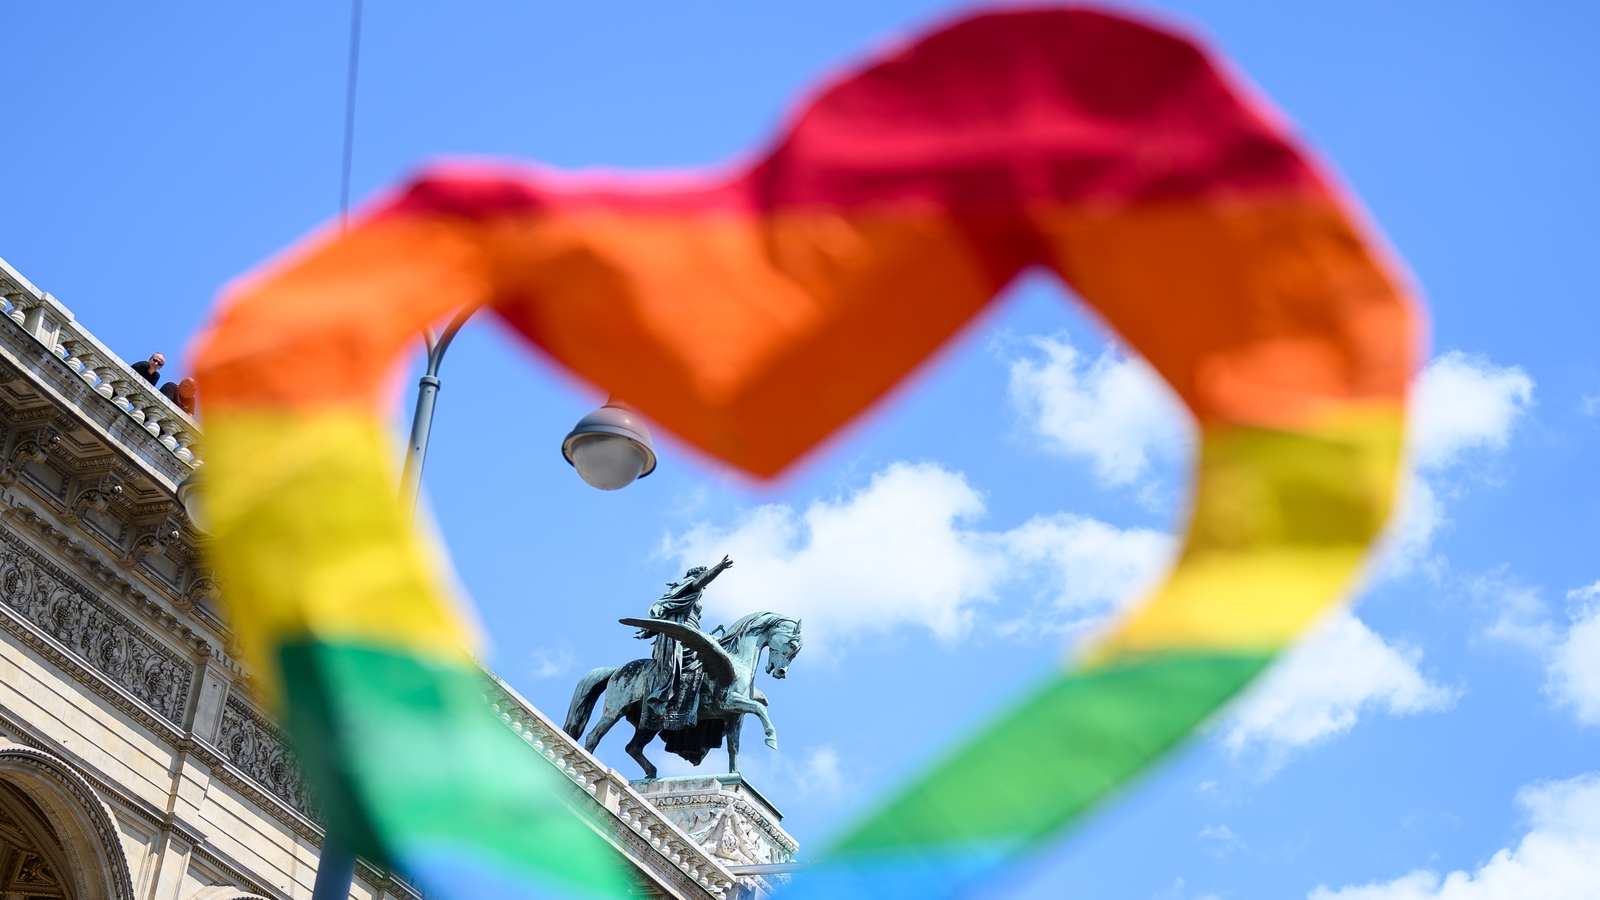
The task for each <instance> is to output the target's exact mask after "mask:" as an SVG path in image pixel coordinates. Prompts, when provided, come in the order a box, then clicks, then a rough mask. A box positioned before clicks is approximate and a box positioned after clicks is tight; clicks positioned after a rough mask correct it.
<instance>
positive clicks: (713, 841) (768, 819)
mask: <svg viewBox="0 0 1600 900" xmlns="http://www.w3.org/2000/svg"><path fill="white" fill-rule="evenodd" d="M631 784H632V786H633V789H634V790H636V791H638V792H639V793H640V794H642V795H643V796H644V799H645V800H648V801H649V802H650V805H651V806H654V807H655V808H656V809H658V810H660V811H661V814H662V815H663V816H665V817H667V818H668V819H671V820H672V822H673V824H675V825H677V826H678V827H679V828H682V829H683V830H684V832H685V833H687V834H688V835H689V837H690V838H691V839H692V840H694V841H695V843H697V844H699V845H700V847H701V848H703V849H704V850H705V851H706V852H707V853H709V854H710V855H712V856H714V857H716V858H717V860H718V861H719V862H721V863H723V864H724V865H726V866H727V867H728V868H729V870H731V871H732V872H733V874H734V875H736V876H738V879H739V884H740V887H741V888H742V890H741V891H740V893H739V897H740V900H743V898H750V897H762V896H765V895H767V894H771V893H772V892H773V890H774V889H775V888H776V887H777V886H778V885H780V884H782V883H785V882H787V881H788V880H789V876H788V874H787V870H789V869H791V868H792V866H791V865H790V864H792V863H793V862H794V855H795V853H796V852H797V851H799V849H800V845H799V843H797V842H796V841H795V839H794V838H793V837H791V836H790V835H789V832H787V831H784V830H783V826H782V825H780V824H779V823H780V822H782V821H783V814H782V813H780V812H778V810H777V808H776V807H774V806H773V805H772V804H771V803H769V802H768V801H767V798H765V797H763V796H761V794H760V793H759V792H758V791H756V789H755V788H753V787H751V786H750V785H749V784H748V783H746V782H745V780H744V777H743V776H741V775H680V776H676V777H673V778H658V779H656V780H655V781H634V782H631ZM729 900H733V898H729Z"/></svg>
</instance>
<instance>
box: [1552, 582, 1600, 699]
mask: <svg viewBox="0 0 1600 900" xmlns="http://www.w3.org/2000/svg"><path fill="white" fill-rule="evenodd" d="M1567 600H1568V601H1570V602H1571V603H1572V604H1573V606H1574V608H1573V615H1572V627H1571V628H1569V629H1567V634H1566V637H1565V639H1563V640H1562V641H1561V642H1560V643H1559V644H1557V645H1556V646H1555V647H1554V648H1553V649H1552V650H1551V654H1550V669H1549V673H1550V682H1549V685H1548V688H1549V690H1550V692H1551V693H1553V694H1554V695H1555V696H1556V699H1557V700H1558V701H1559V702H1561V703H1563V704H1565V705H1567V706H1571V707H1572V710H1573V714H1574V715H1576V716H1577V717H1578V721H1579V722H1582V723H1584V724H1585V725H1600V581H1596V582H1595V583H1594V584H1591V585H1589V586H1588V587H1583V588H1578V589H1577V590H1575V591H1571V592H1569V593H1568V594H1567Z"/></svg>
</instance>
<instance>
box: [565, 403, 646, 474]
mask: <svg viewBox="0 0 1600 900" xmlns="http://www.w3.org/2000/svg"><path fill="white" fill-rule="evenodd" d="M561 455H562V456H565V457H566V458H567V462H569V463H571V464H572V467H573V468H574V469H577V470H578V477H580V478H582V479H583V480H584V481H586V482H588V483H589V485H590V486H592V487H597V488H599V489H600V490H602V491H615V490H619V489H621V488H625V487H627V486H628V485H630V484H633V482H634V479H636V478H643V477H644V476H646V475H649V474H650V473H651V472H654V471H655V470H656V449H655V446H654V445H653V444H652V443H651V442H650V429H649V428H647V427H645V424H644V422H643V421H641V420H640V419H639V414H638V413H636V412H634V411H633V410H632V409H630V408H629V407H628V406H626V405H624V404H622V403H619V402H617V401H615V400H609V401H607V402H606V405H605V406H602V407H600V408H599V409H597V410H595V411H594V412H592V413H589V414H588V415H587V416H584V417H583V418H581V419H579V420H578V424H577V425H574V426H573V427H572V431H571V433H569V434H568V435H567V437H566V440H563V441H562V442H561Z"/></svg>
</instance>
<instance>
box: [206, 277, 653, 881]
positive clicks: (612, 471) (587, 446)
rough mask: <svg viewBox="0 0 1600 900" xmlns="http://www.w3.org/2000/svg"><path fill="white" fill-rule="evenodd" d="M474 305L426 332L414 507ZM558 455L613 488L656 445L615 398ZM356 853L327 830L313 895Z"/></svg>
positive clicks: (415, 426)
mask: <svg viewBox="0 0 1600 900" xmlns="http://www.w3.org/2000/svg"><path fill="white" fill-rule="evenodd" d="M478 309H479V308H478V307H476V306H469V307H466V308H464V309H462V310H461V311H460V312H458V313H456V314H455V317H454V318H452V319H451V320H450V323H449V324H448V325H446V326H445V328H444V330H443V331H442V332H440V333H439V336H438V337H434V335H433V333H432V331H431V330H430V331H427V332H424V334H423V338H424V340H425V342H426V344H427V348H428V364H427V368H426V370H425V371H424V373H423V375H422V378H421V379H420V380H419V381H418V382H417V409H416V413H415V414H414V415H413V416H412V419H411V441H410V443H409V444H407V445H406V458H405V463H404V465H403V466H402V468H401V470H400V502H401V503H402V504H403V505H404V506H405V507H406V509H407V510H408V511H410V512H412V513H415V511H416V508H417V497H418V495H419V494H420V493H421V489H422V465H423V463H424V462H425V461H426V460H427V457H428V438H429V437H430V435H431V434H432V432H433V408H434V405H435V403H436V402H437V401H438V398H439V388H440V387H441V382H440V381H439V366H440V364H441V363H443V362H444V354H445V351H447V350H449V349H450V343H451V341H453V340H455V336H456V334H457V332H459V331H460V330H461V326H463V325H465V324H467V320H468V319H470V318H472V314H473V313H475V312H477V311H478ZM561 455H562V456H564V457H566V460H567V462H569V463H571V464H572V467H573V468H574V469H576V470H577V472H578V475H579V477H581V478H582V479H583V480H584V481H585V482H587V483H588V484H590V485H592V486H594V487H596V488H599V489H600V490H603V491H615V490H619V489H621V488H624V487H627V486H628V485H630V484H632V483H633V482H634V480H635V479H639V478H643V477H644V476H646V475H649V474H650V473H651V472H654V471H655V468H656V451H655V446H654V445H653V443H652V442H651V440H650V429H649V428H647V427H646V426H645V424H644V422H643V421H642V420H641V419H640V418H639V415H638V414H637V413H635V412H634V411H633V410H632V409H630V408H628V407H627V406H625V405H623V404H621V403H618V402H616V401H607V402H606V405H605V406H602V407H600V408H599V409H597V410H595V411H594V412H592V413H589V414H588V415H586V416H584V417H583V418H582V419H579V420H578V424H577V425H575V426H573V429H572V431H571V432H570V433H568V434H567V436H566V438H565V439H564V440H563V441H562V442H561ZM200 481H201V479H200V476H199V473H198V472H197V473H195V474H194V475H191V476H189V477H188V478H187V479H185V480H184V481H183V483H182V484H180V485H178V501H179V502H180V503H181V504H182V505H183V508H184V511H185V512H186V513H187V514H188V516H189V521H190V522H191V523H192V524H193V525H194V527H195V528H196V529H197V530H199V531H202V532H204V531H205V530H206V529H207V528H208V527H209V526H210V520H209V519H208V518H207V517H206V512H205V506H204V504H203V502H202V501H203V498H202V496H201V495H202V490H201V489H200V488H199V484H200ZM355 871H356V857H355V854H354V853H352V852H351V851H350V850H348V849H347V848H345V847H344V846H343V845H341V844H340V843H339V842H338V841H337V840H335V839H334V837H333V836H332V835H331V834H330V835H328V836H327V837H325V838H324V839H323V842H322V855H321V857H320V858H319V859H318V861H317V880H316V883H315V885H313V887H312V889H311V900H348V898H349V897H350V885H351V882H352V881H353V880H354V878H355Z"/></svg>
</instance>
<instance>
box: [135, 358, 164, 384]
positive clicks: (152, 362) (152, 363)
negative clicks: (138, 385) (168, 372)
mask: <svg viewBox="0 0 1600 900" xmlns="http://www.w3.org/2000/svg"><path fill="white" fill-rule="evenodd" d="M166 364H167V357H166V354H164V353H161V352H160V351H157V352H155V353H152V354H150V358H149V359H141V360H139V361H138V362H136V363H134V364H133V365H131V366H129V367H128V368H130V369H132V370H134V371H135V372H138V373H139V374H140V375H143V376H144V380H145V381H148V382H150V383H151V384H152V385H153V384H155V383H156V382H158V381H160V380H161V375H160V374H159V373H160V372H161V367H162V366H164V365H166Z"/></svg>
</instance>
